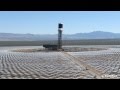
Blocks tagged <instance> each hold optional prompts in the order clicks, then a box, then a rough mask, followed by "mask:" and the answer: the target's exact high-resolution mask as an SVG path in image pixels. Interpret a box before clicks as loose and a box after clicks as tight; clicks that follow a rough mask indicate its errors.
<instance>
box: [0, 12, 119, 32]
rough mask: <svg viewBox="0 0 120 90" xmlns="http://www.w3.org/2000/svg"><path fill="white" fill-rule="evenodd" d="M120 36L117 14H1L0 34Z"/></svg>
mask: <svg viewBox="0 0 120 90" xmlns="http://www.w3.org/2000/svg"><path fill="white" fill-rule="evenodd" d="M58 23H62V24H63V33H64V34H75V33H88V32H93V31H105V32H114V33H120V11H0V33H20V34H26V33H29V34H57V32H58Z"/></svg>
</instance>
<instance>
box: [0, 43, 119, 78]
mask: <svg viewBox="0 0 120 90" xmlns="http://www.w3.org/2000/svg"><path fill="white" fill-rule="evenodd" d="M73 47H75V48H73ZM78 47H79V48H78ZM63 48H64V49H65V51H59V52H58V51H46V50H44V51H43V47H42V46H2V47H0V79H120V45H78V46H75V45H71V46H63ZM76 50H77V51H76Z"/></svg>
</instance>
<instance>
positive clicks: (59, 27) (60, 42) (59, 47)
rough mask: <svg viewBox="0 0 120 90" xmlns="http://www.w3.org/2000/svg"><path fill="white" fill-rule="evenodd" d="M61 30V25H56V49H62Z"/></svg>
mask: <svg viewBox="0 0 120 90" xmlns="http://www.w3.org/2000/svg"><path fill="white" fill-rule="evenodd" d="M62 28H63V24H61V23H59V24H58V49H62Z"/></svg>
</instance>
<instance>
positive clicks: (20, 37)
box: [0, 31, 120, 41]
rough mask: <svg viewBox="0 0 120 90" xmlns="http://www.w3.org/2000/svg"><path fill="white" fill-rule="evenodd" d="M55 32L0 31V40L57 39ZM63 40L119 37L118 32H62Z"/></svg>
mask: <svg viewBox="0 0 120 90" xmlns="http://www.w3.org/2000/svg"><path fill="white" fill-rule="evenodd" d="M57 39H58V35H57V34H52V35H51V34H44V35H39V34H14V33H0V41H37V40H57ZM63 39H64V40H79V39H120V33H111V32H103V31H94V32H90V33H76V34H71V35H68V34H63Z"/></svg>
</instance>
